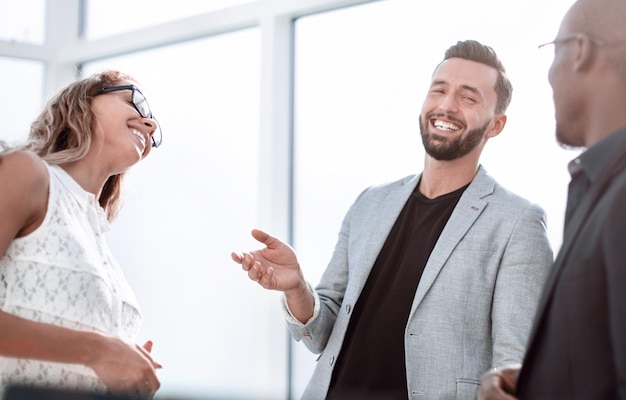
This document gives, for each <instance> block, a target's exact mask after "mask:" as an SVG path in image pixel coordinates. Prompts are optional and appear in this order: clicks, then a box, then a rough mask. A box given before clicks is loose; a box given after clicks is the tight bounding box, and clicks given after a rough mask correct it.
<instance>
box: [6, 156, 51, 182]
mask: <svg viewBox="0 0 626 400" xmlns="http://www.w3.org/2000/svg"><path fill="white" fill-rule="evenodd" d="M0 179H2V181H3V182H10V183H11V186H12V187H13V188H15V189H18V188H20V187H21V188H28V187H31V188H32V187H34V186H39V187H40V186H41V185H42V184H47V182H48V180H49V173H48V168H47V167H46V164H45V163H44V162H43V160H42V159H41V158H40V157H39V156H38V155H37V154H35V153H33V152H32V151H28V150H15V151H11V152H8V153H4V154H2V156H0ZM44 186H47V185H44ZM46 191H47V188H46Z"/></svg>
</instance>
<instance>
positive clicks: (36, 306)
mask: <svg viewBox="0 0 626 400" xmlns="http://www.w3.org/2000/svg"><path fill="white" fill-rule="evenodd" d="M160 142H161V132H160V128H159V125H158V123H157V122H156V120H155V119H154V117H153V115H152V113H151V111H150V109H149V106H148V103H147V101H146V99H145V97H144V96H143V94H142V92H141V91H140V89H139V88H138V87H137V86H136V83H135V81H134V80H133V79H132V78H131V77H130V76H128V75H125V74H122V73H120V72H116V71H105V72H102V73H99V74H94V75H92V76H90V77H88V78H86V79H82V80H78V81H76V82H74V83H71V84H70V85H68V86H67V87H65V88H64V89H62V90H61V91H60V92H59V93H58V94H57V95H56V96H54V97H53V98H52V99H51V100H50V101H49V102H48V104H47V105H46V107H45V108H44V110H43V112H42V113H41V115H40V116H39V117H38V118H37V119H36V120H35V121H34V123H33V124H32V126H31V131H30V136H29V140H28V142H27V143H26V144H25V145H22V146H20V147H14V148H6V146H4V147H5V148H4V151H3V153H2V154H0V221H2V222H1V223H0V393H1V392H2V391H4V390H6V388H7V387H8V386H9V385H27V386H37V387H49V388H60V389H66V390H80V391H90V392H95V393H106V392H109V393H114V394H122V395H132V396H139V397H151V396H152V395H153V394H154V393H155V392H156V391H157V389H158V388H159V385H160V383H159V379H158V378H157V374H156V370H157V369H158V368H160V365H159V364H158V363H157V362H156V361H155V360H153V359H152V357H151V355H150V351H151V348H152V343H151V342H147V343H146V344H144V345H143V346H141V345H136V344H134V340H135V339H136V337H137V334H138V331H139V328H140V322H141V312H140V309H139V306H138V305H137V301H136V299H135V296H134V294H133V291H132V289H131V288H130V286H129V285H128V283H127V281H126V279H125V277H124V274H123V272H122V270H121V269H120V267H119V265H118V264H117V262H116V261H115V259H114V257H113V256H112V254H111V252H110V250H109V248H108V246H107V244H106V241H105V237H104V235H105V233H106V231H107V230H108V229H109V222H110V221H111V220H112V219H113V218H114V217H115V215H116V213H117V212H118V211H119V206H120V200H121V189H122V187H121V183H122V178H123V176H124V174H125V172H126V171H127V170H128V169H129V168H130V167H132V166H133V165H135V164H136V163H137V162H139V161H140V160H142V159H143V158H144V157H146V156H147V155H148V154H149V153H150V151H151V148H152V147H158V145H159V144H160Z"/></svg>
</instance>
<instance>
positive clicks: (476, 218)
mask: <svg viewBox="0 0 626 400" xmlns="http://www.w3.org/2000/svg"><path fill="white" fill-rule="evenodd" d="M419 178H420V176H419V175H412V176H409V177H406V178H404V179H401V180H399V181H396V182H393V183H390V184H385V185H381V186H377V187H371V188H368V189H366V190H365V191H364V192H362V193H361V194H360V196H359V197H358V198H357V200H356V201H355V203H354V204H353V205H352V207H351V208H350V210H349V211H348V213H347V215H346V216H345V218H344V221H343V223H342V227H341V231H340V232H339V239H338V242H337V245H336V247H335V251H334V253H333V256H332V259H331V261H330V263H329V265H328V267H327V269H326V271H325V272H324V274H323V276H322V278H321V280H320V283H319V285H318V286H317V287H316V289H315V291H314V296H315V301H316V312H315V314H314V316H313V317H312V318H311V319H310V320H309V321H308V322H307V323H306V324H300V323H297V322H296V321H294V320H292V319H288V326H289V328H290V330H291V334H292V336H293V338H294V339H295V340H298V341H300V340H302V341H303V342H304V343H305V345H306V346H307V347H308V348H309V350H311V351H312V352H313V353H321V354H320V357H319V358H318V362H317V365H316V368H315V371H314V373H313V376H312V377H311V379H310V381H309V384H308V386H307V388H306V390H305V393H304V395H303V399H323V398H324V397H325V396H326V393H327V391H328V386H329V383H330V379H331V375H332V371H333V367H334V365H335V361H336V359H337V357H338V355H339V353H340V350H341V345H342V343H343V339H344V335H345V332H346V329H347V327H348V323H349V322H350V317H351V311H352V309H353V306H354V304H355V303H356V301H357V300H358V298H359V294H360V293H361V290H362V289H363V286H364V285H365V281H366V280H367V277H368V275H369V272H370V270H371V268H372V266H373V264H374V262H375V260H376V258H377V256H378V253H379V251H380V249H381V248H382V246H383V243H384V242H385V239H386V238H387V235H388V234H389V232H390V230H391V228H392V226H393V224H394V222H395V220H396V218H397V217H398V215H399V213H400V211H401V210H402V208H403V206H404V204H405V203H406V201H407V199H408V197H409V196H410V194H411V192H412V191H413V189H414V188H415V186H416V185H417V183H418V182H419ZM552 261H553V256H552V250H551V248H550V245H549V242H548V239H547V235H546V221H545V213H544V211H543V210H542V209H541V208H540V207H539V206H537V205H534V204H531V203H530V202H528V201H527V200H525V199H523V198H521V197H519V196H517V195H515V194H513V193H511V192H509V191H507V190H506V189H504V188H502V187H501V186H500V185H498V184H497V183H496V182H495V180H494V179H493V178H492V177H490V176H489V175H488V174H487V173H486V172H485V170H484V168H482V167H480V169H479V171H478V173H477V175H476V177H475V178H474V180H473V181H472V183H471V184H470V185H469V187H468V188H467V189H466V190H465V192H464V194H463V195H462V196H461V199H460V200H459V203H458V204H457V206H456V208H455V209H454V211H453V213H452V215H451V217H450V219H449V221H448V223H447V225H446V226H445V228H444V230H443V232H442V233H441V236H440V237H439V240H438V241H437V243H436V245H435V248H434V249H433V251H432V254H431V256H430V258H429V260H428V262H427V264H426V267H425V269H424V272H423V275H422V278H421V280H420V282H419V285H418V287H417V291H416V293H415V298H414V300H413V305H412V308H411V312H410V315H409V319H408V323H407V326H406V330H405V336H404V345H405V351H406V355H405V360H406V370H407V377H406V378H407V386H408V394H407V398H409V399H420V400H421V399H437V400H442V399H476V397H477V392H478V386H479V383H480V376H481V375H482V374H483V373H484V372H485V371H487V370H488V369H489V368H491V367H499V366H502V365H505V364H508V363H513V362H521V361H522V357H523V355H524V351H525V345H526V341H527V337H528V335H529V331H530V327H531V323H532V320H533V315H534V312H535V308H536V306H537V302H538V299H539V296H540V293H541V289H542V286H543V283H544V279H545V276H546V273H547V271H548V268H549V267H550V265H551V264H552ZM286 311H287V310H286Z"/></svg>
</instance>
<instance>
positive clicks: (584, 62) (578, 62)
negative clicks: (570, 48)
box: [573, 33, 596, 71]
mask: <svg viewBox="0 0 626 400" xmlns="http://www.w3.org/2000/svg"><path fill="white" fill-rule="evenodd" d="M574 44H575V46H576V56H575V59H574V64H573V67H574V71H582V70H585V69H587V68H589V67H590V66H591V64H592V62H593V54H594V45H596V43H594V41H593V40H592V39H591V38H590V37H589V36H587V35H586V34H584V33H581V34H579V35H578V36H577V37H576V39H574Z"/></svg>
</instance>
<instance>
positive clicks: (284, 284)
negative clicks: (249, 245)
mask: <svg viewBox="0 0 626 400" xmlns="http://www.w3.org/2000/svg"><path fill="white" fill-rule="evenodd" d="M252 237H254V238H255V239H256V240H257V241H259V242H261V243H263V244H264V245H265V246H266V247H265V248H263V249H259V250H254V251H251V252H247V253H240V254H238V253H235V252H233V253H231V258H232V259H233V261H235V262H236V263H238V264H241V267H242V268H243V270H244V271H247V272H248V277H249V278H250V279H252V280H253V281H256V282H258V283H259V284H260V285H261V286H263V287H264V288H266V289H273V290H280V291H288V290H291V289H294V288H297V287H299V286H302V285H303V284H304V277H303V276H302V271H301V269H300V265H299V264H298V259H297V257H296V253H295V252H294V250H293V249H292V248H291V246H289V245H288V244H286V243H284V242H282V241H280V240H279V239H277V238H275V237H273V236H270V235H269V234H267V233H265V232H263V231H261V230H258V229H254V230H252Z"/></svg>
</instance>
